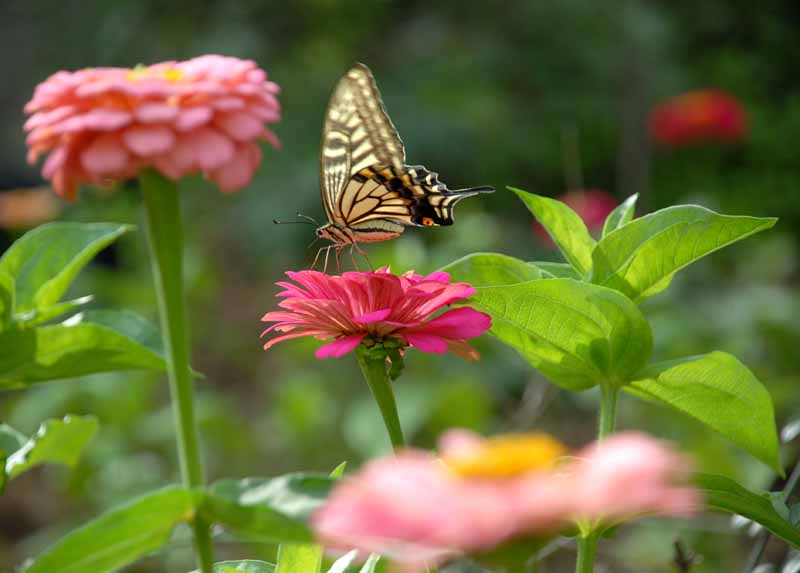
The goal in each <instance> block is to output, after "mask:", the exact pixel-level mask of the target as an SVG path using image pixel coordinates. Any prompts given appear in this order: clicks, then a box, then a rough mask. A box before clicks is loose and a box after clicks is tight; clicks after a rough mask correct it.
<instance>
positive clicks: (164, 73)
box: [128, 65, 185, 82]
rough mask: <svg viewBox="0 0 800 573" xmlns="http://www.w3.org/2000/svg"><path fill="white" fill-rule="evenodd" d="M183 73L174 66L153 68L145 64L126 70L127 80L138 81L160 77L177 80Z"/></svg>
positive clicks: (172, 80) (179, 79) (171, 80)
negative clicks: (160, 68) (159, 68)
mask: <svg viewBox="0 0 800 573" xmlns="http://www.w3.org/2000/svg"><path fill="white" fill-rule="evenodd" d="M184 75H185V74H184V73H183V72H182V71H181V70H178V69H176V68H166V69H162V70H153V69H151V68H149V67H147V66H141V65H140V66H136V67H135V68H133V69H132V70H131V71H129V72H128V80H130V81H132V82H138V81H141V80H146V79H161V80H166V81H168V82H179V81H181V80H182V79H183V77H184Z"/></svg>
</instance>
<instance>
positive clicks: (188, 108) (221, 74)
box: [25, 55, 280, 199]
mask: <svg viewBox="0 0 800 573" xmlns="http://www.w3.org/2000/svg"><path fill="white" fill-rule="evenodd" d="M278 92H279V88H278V85H277V84H275V83H273V82H271V81H267V74H266V72H264V70H262V69H260V68H259V67H258V66H257V65H256V63H255V62H253V61H250V60H240V59H238V58H230V57H225V56H216V55H207V56H201V57H199V58H194V59H191V60H187V61H184V62H163V63H159V64H155V65H152V66H147V67H144V66H143V67H137V68H132V69H131V68H85V69H83V70H79V71H77V72H66V71H61V72H57V73H56V74H54V75H52V76H50V77H49V78H48V79H47V80H45V81H44V82H43V83H41V84H39V85H38V86H37V87H36V90H35V91H34V94H33V98H32V99H31V101H29V102H28V104H27V105H26V106H25V112H26V113H28V114H30V117H29V118H28V120H27V121H26V122H25V131H27V132H28V137H27V140H26V141H27V144H28V148H29V151H28V162H29V163H31V164H33V163H35V162H36V161H37V160H38V158H39V157H40V156H41V155H43V154H49V155H48V158H47V160H46V161H45V163H44V167H43V169H42V175H43V176H44V178H45V179H48V180H50V181H52V184H53V188H54V189H55V191H56V192H57V193H58V194H59V195H62V196H63V197H65V198H67V199H73V198H74V197H75V194H76V193H77V189H78V186H79V185H81V184H86V183H89V184H97V185H103V184H106V183H108V182H109V181H116V180H122V179H128V178H131V177H134V176H136V174H137V173H138V172H139V170H141V169H143V168H146V167H152V168H155V169H156V170H158V171H159V172H160V173H161V174H162V175H164V176H166V177H168V178H170V179H179V178H181V177H183V176H184V175H188V174H191V173H202V174H204V175H205V176H206V177H208V178H209V179H211V180H212V181H213V182H214V183H216V184H217V186H218V187H219V188H220V189H221V190H223V191H235V190H237V189H240V188H242V187H244V186H245V185H247V184H248V183H249V182H250V180H251V179H252V177H253V174H254V173H255V171H256V168H257V167H258V165H259V163H260V162H261V148H260V147H259V145H258V142H259V141H261V140H264V141H268V142H270V143H271V144H272V145H274V146H276V147H277V146H278V145H279V142H278V139H277V137H276V136H275V135H274V134H273V133H272V132H271V131H270V130H269V129H267V127H266V124H269V123H275V122H276V121H278V120H279V119H280V104H279V103H278V100H277V94H278Z"/></svg>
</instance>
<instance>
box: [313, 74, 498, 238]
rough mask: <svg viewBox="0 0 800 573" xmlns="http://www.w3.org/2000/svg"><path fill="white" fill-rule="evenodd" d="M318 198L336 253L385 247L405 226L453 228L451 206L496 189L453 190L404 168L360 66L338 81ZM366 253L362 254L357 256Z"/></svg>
mask: <svg viewBox="0 0 800 573" xmlns="http://www.w3.org/2000/svg"><path fill="white" fill-rule="evenodd" d="M319 163H320V174H319V177H320V191H321V193H322V204H323V205H324V206H325V214H326V215H327V217H328V223H327V224H325V225H322V226H321V227H319V228H318V229H317V236H318V237H320V238H323V239H327V240H329V241H331V242H333V245H331V247H332V248H336V249H337V252H338V250H339V249H341V248H343V247H345V246H346V245H353V246H354V247H355V248H356V249H358V245H357V243H371V242H378V241H386V240H388V239H393V238H395V237H397V236H399V235H400V234H401V233H402V232H403V230H404V229H405V227H406V226H418V227H432V226H440V225H452V224H453V206H454V205H455V204H456V203H457V202H458V201H460V200H461V199H463V198H464V197H469V196H471V195H476V194H478V193H491V192H493V191H494V188H493V187H488V186H483V187H471V188H469V189H455V190H450V189H448V188H447V185H445V184H444V183H441V182H440V181H439V179H438V174H437V173H434V172H432V171H428V170H427V169H426V168H425V167H422V166H421V165H406V152H405V148H404V147H403V142H402V141H400V136H399V135H398V134H397V130H396V129H395V127H394V125H393V124H392V120H390V119H389V116H388V115H387V114H386V110H385V109H384V107H383V101H382V100H381V94H380V92H379V91H378V87H377V86H376V85H375V79H374V78H373V77H372V73H371V72H370V70H369V68H368V67H367V66H365V65H364V64H355V65H354V66H353V67H352V68H350V70H349V71H348V72H347V73H346V74H345V75H344V76H343V77H342V79H340V80H339V83H338V84H337V85H336V89H335V90H334V91H333V95H332V96H331V99H330V102H329V103H328V109H327V111H326V113H325V125H324V128H323V131H322V146H321V149H320V158H319ZM358 250H359V251H361V250H360V249H358Z"/></svg>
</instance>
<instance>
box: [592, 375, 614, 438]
mask: <svg viewBox="0 0 800 573" xmlns="http://www.w3.org/2000/svg"><path fill="white" fill-rule="evenodd" d="M600 392H601V394H600V428H599V430H598V432H597V439H598V440H603V439H605V438H607V437H608V436H609V435H611V434H613V433H614V428H615V427H616V425H617V398H618V397H619V388H617V387H616V386H612V385H610V384H601V385H600Z"/></svg>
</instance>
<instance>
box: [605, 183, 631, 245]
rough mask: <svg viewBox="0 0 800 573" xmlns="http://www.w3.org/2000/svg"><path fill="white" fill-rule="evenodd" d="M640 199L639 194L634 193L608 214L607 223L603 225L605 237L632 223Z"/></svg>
mask: <svg viewBox="0 0 800 573" xmlns="http://www.w3.org/2000/svg"><path fill="white" fill-rule="evenodd" d="M638 198H639V194H638V193H634V194H633V195H631V196H630V197H628V198H627V199H625V200H624V201H623V202H622V203H620V204H619V205H617V207H616V208H615V209H614V210H613V211H611V213H609V214H608V217H606V220H605V223H603V237H605V236H606V235H608V234H609V233H610V232H611V231H614V230H616V229H619V228H620V227H621V226H622V225H625V224H627V223H630V222H631V220H632V219H633V214H634V211H636V200H637V199H638Z"/></svg>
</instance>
